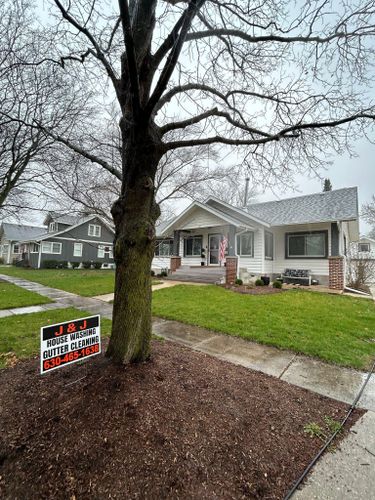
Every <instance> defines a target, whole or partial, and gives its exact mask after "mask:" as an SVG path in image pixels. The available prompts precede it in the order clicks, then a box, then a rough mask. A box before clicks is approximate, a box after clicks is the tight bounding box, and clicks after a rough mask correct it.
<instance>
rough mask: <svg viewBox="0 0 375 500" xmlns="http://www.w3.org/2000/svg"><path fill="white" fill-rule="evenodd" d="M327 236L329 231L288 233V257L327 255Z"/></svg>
mask: <svg viewBox="0 0 375 500" xmlns="http://www.w3.org/2000/svg"><path fill="white" fill-rule="evenodd" d="M327 236H328V233H327V231H322V232H318V231H317V232H314V233H294V234H286V257H287V258H289V259H290V258H301V257H308V258H325V257H327V253H328V252H327V244H328V240H327Z"/></svg>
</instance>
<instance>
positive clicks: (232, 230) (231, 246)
mask: <svg viewBox="0 0 375 500" xmlns="http://www.w3.org/2000/svg"><path fill="white" fill-rule="evenodd" d="M235 256H236V227H235V226H233V225H232V224H230V226H229V231H228V257H235ZM227 260H228V258H227ZM227 265H228V264H227Z"/></svg>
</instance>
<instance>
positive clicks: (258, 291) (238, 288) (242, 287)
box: [223, 285, 286, 295]
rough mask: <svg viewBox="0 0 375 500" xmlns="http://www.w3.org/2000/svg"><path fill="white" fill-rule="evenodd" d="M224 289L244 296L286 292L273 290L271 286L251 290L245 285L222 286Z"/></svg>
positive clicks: (279, 289) (278, 289) (255, 287)
mask: <svg viewBox="0 0 375 500" xmlns="http://www.w3.org/2000/svg"><path fill="white" fill-rule="evenodd" d="M223 286H224V287H225V288H227V289H229V290H232V291H233V292H237V293H243V294H246V295H268V294H273V293H282V292H286V290H282V289H281V288H273V287H272V286H254V287H253V288H249V287H248V286H246V285H236V286H233V285H223Z"/></svg>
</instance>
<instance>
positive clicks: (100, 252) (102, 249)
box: [98, 245, 113, 259]
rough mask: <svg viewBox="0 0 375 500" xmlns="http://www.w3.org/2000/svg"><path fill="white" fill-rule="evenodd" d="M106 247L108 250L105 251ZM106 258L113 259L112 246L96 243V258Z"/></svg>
mask: <svg viewBox="0 0 375 500" xmlns="http://www.w3.org/2000/svg"><path fill="white" fill-rule="evenodd" d="M106 247H108V248H109V250H108V251H105V249H106ZM106 254H107V255H106ZM106 258H108V259H113V246H112V245H98V259H106Z"/></svg>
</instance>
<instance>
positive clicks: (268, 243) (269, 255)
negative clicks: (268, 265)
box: [264, 231, 273, 260]
mask: <svg viewBox="0 0 375 500" xmlns="http://www.w3.org/2000/svg"><path fill="white" fill-rule="evenodd" d="M264 257H265V258H266V259H269V260H273V234H272V233H269V232H268V231H265V232H264Z"/></svg>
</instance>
